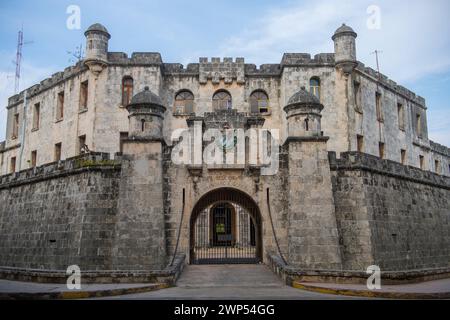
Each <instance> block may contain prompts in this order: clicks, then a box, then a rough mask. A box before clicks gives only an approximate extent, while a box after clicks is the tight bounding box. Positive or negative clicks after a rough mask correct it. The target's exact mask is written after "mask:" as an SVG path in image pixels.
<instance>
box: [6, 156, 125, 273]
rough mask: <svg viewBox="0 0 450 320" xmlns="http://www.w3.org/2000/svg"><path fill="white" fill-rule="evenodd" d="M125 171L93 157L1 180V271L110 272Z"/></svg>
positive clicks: (51, 165)
mask: <svg viewBox="0 0 450 320" xmlns="http://www.w3.org/2000/svg"><path fill="white" fill-rule="evenodd" d="M119 178H120V166H118V165H117V163H115V162H114V161H111V160H108V159H107V155H104V154H91V155H87V156H83V157H77V158H72V159H68V160H67V161H65V162H60V163H53V164H49V165H46V166H43V167H39V168H35V169H30V170H26V171H22V172H20V173H17V174H13V175H8V176H3V177H1V178H0V203H1V206H0V266H8V267H17V268H27V269H50V270H65V269H67V267H68V266H70V265H78V266H80V267H81V269H82V270H109V269H110V268H111V245H112V239H113V236H114V234H113V232H114V226H115V212H116V207H117V195H118V190H119Z"/></svg>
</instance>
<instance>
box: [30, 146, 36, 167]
mask: <svg viewBox="0 0 450 320" xmlns="http://www.w3.org/2000/svg"><path fill="white" fill-rule="evenodd" d="M36 161H37V151H36V150H34V151H32V152H31V163H30V166H31V168H34V167H36Z"/></svg>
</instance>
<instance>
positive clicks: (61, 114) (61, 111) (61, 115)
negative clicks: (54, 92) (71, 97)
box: [56, 91, 64, 120]
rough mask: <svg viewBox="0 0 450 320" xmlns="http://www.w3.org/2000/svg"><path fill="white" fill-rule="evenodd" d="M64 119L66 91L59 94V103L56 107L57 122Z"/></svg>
mask: <svg viewBox="0 0 450 320" xmlns="http://www.w3.org/2000/svg"><path fill="white" fill-rule="evenodd" d="M63 118H64V91H62V92H60V93H58V101H57V105H56V120H62V119H63Z"/></svg>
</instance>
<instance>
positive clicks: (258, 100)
mask: <svg viewBox="0 0 450 320" xmlns="http://www.w3.org/2000/svg"><path fill="white" fill-rule="evenodd" d="M250 111H251V113H267V112H269V97H268V96H267V94H266V93H265V92H264V91H262V90H258V91H254V92H253V93H252V94H251V95H250Z"/></svg>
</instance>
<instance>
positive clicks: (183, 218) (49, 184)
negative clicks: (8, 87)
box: [0, 24, 450, 271]
mask: <svg viewBox="0 0 450 320" xmlns="http://www.w3.org/2000/svg"><path fill="white" fill-rule="evenodd" d="M85 35H86V39H87V45H86V48H87V52H86V57H85V59H84V60H83V61H82V62H80V63H78V64H77V65H75V66H72V67H68V68H67V69H65V70H64V72H60V73H56V74H54V75H53V76H52V77H51V78H49V79H46V80H43V81H42V82H41V83H40V84H37V85H35V86H33V87H31V88H28V89H26V90H25V91H23V92H22V93H20V94H18V95H15V96H13V97H11V98H10V99H9V102H8V106H7V109H8V121H7V135H6V137H7V138H6V141H5V142H3V143H1V144H0V174H1V176H0V203H1V207H0V266H3V267H6V268H20V270H26V269H41V270H65V269H66V268H67V266H69V265H79V266H80V267H81V268H82V270H97V271H99V270H158V269H164V268H165V267H166V266H167V265H168V264H170V263H171V261H173V258H174V256H175V255H177V256H183V255H184V256H185V257H186V262H187V263H258V262H265V263H269V262H270V261H272V260H273V259H275V260H276V259H281V260H283V261H284V263H286V264H287V265H289V266H291V267H293V268H297V269H299V270H311V269H312V270H319V269H320V270H354V271H363V270H365V269H366V268H367V267H368V266H370V265H373V264H375V265H379V266H380V267H381V268H382V270H393V271H395V270H417V269H420V270H428V269H435V268H448V267H450V171H449V170H450V150H449V149H448V148H447V147H445V146H441V145H439V144H437V143H434V142H432V141H430V140H429V139H428V128H427V114H426V112H427V108H426V104H425V100H424V99H423V98H422V97H419V96H417V95H416V94H414V93H413V92H411V91H409V90H407V89H406V88H404V87H402V86H400V85H398V84H396V83H395V82H394V81H392V80H390V79H388V78H387V77H385V76H384V75H382V74H378V73H377V72H375V71H374V70H372V69H370V68H368V67H365V66H364V65H363V64H362V63H360V62H358V61H357V56H356V38H357V35H356V33H355V32H354V31H353V30H352V29H351V28H350V27H348V26H346V25H342V26H341V27H340V28H338V29H337V30H336V32H335V33H334V35H333V36H332V40H333V41H334V44H335V52H334V53H323V54H318V55H316V56H314V57H311V56H310V55H309V54H304V53H285V54H284V55H283V58H282V60H281V63H279V64H264V65H261V66H260V67H259V68H258V67H256V66H255V65H253V64H248V63H245V61H244V59H243V58H236V59H235V60H233V59H231V58H224V59H219V58H212V59H211V60H209V59H207V58H200V61H199V63H191V64H188V65H187V66H186V67H184V66H183V65H181V64H178V63H164V62H163V60H162V58H161V55H160V54H159V53H133V54H132V56H131V57H128V56H127V54H125V53H120V52H109V51H108V41H109V39H110V34H109V33H108V31H107V29H106V28H105V27H104V26H102V25H100V24H94V25H92V26H91V27H90V28H89V29H88V30H87V31H86V33H85ZM198 124H200V126H198ZM196 125H197V126H196ZM198 128H200V129H198ZM177 129H186V132H190V133H195V131H196V130H200V133H201V134H202V133H204V132H207V131H208V129H216V130H219V131H220V132H223V133H224V134H225V132H228V131H229V130H237V129H243V130H249V129H276V130H279V143H280V145H281V147H280V154H279V156H278V157H277V161H278V163H277V169H278V170H277V172H276V173H275V174H272V175H265V174H262V171H263V170H264V167H265V166H264V164H261V163H260V162H258V163H252V162H251V161H250V158H251V157H252V155H251V151H250V150H251V149H252V148H253V147H254V145H257V144H258V143H256V144H254V143H244V145H245V146H244V149H242V150H244V154H245V161H244V163H243V164H228V163H215V164H214V165H212V166H211V165H209V164H207V163H204V162H198V161H193V162H190V163H189V164H177V163H174V161H172V160H173V158H172V157H173V152H174V150H175V149H176V148H177V146H179V145H180V144H181V143H186V141H188V144H189V143H190V145H191V146H192V147H193V149H196V148H197V150H200V151H204V150H205V149H206V148H207V144H206V143H205V141H203V142H202V141H200V143H195V142H193V141H190V140H185V139H188V138H187V136H182V137H181V138H179V139H176V140H173V139H172V135H173V134H174V132H175V131H176V130H177ZM197 133H198V132H197ZM269 137H270V136H269ZM272 139H274V137H272ZM219 140H220V139H219ZM219 140H218V141H216V142H220V141H219ZM209 141H213V139H210V140H209ZM224 141H226V143H227V145H226V146H225V143H224V144H223V145H221V148H222V147H223V154H221V155H220V157H226V154H233V152H232V151H231V150H235V149H239V148H240V147H241V143H236V142H234V143H233V141H234V140H231V143H230V140H227V139H226V138H224ZM247 142H248V138H247ZM221 150H222V149H221ZM184 156H186V155H184ZM189 157H191V155H189ZM190 160H192V158H191V159H190Z"/></svg>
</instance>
